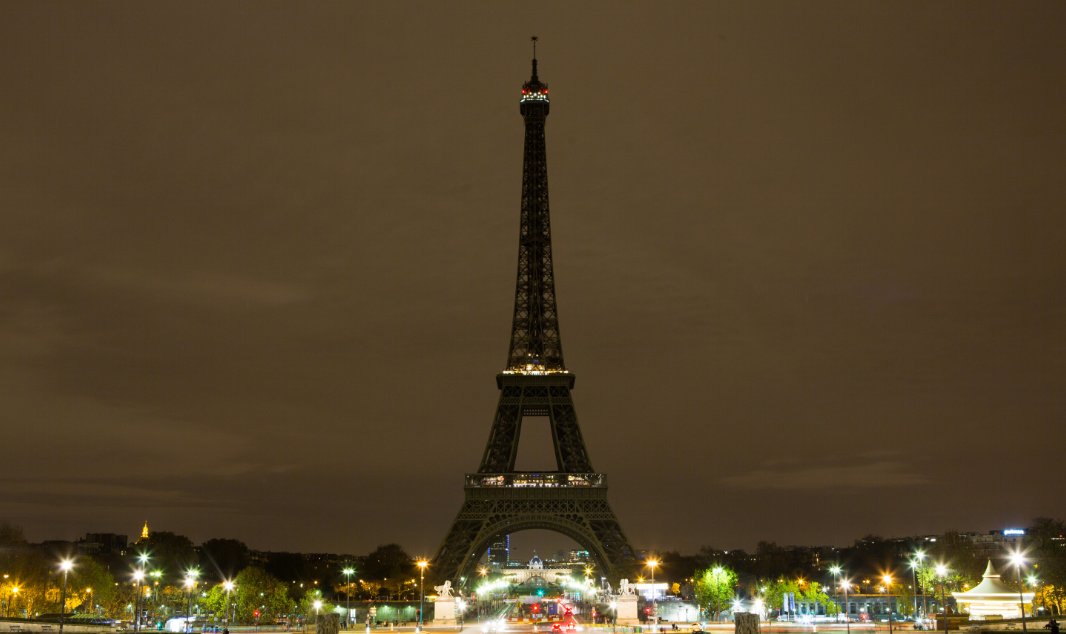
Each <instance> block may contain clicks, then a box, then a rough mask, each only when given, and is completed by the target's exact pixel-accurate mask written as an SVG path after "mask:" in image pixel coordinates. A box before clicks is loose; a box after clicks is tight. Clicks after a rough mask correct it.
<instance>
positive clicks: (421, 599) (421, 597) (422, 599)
mask: <svg viewBox="0 0 1066 634" xmlns="http://www.w3.org/2000/svg"><path fill="white" fill-rule="evenodd" d="M417 564H418V629H417V630H416V631H418V632H421V631H422V613H423V612H424V611H425V607H426V592H425V587H424V584H425V580H426V566H428V565H429V562H428V561H426V560H425V559H419V560H418V562H417Z"/></svg>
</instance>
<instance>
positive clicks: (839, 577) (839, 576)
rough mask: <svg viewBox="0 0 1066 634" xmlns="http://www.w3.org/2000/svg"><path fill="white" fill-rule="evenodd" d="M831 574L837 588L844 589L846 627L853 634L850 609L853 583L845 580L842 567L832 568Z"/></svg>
mask: <svg viewBox="0 0 1066 634" xmlns="http://www.w3.org/2000/svg"><path fill="white" fill-rule="evenodd" d="M829 572H831V573H833V579H834V581H835V584H836V586H837V588H844V627H845V629H847V631H848V634H851V617H850V614H851V611H850V610H849V609H848V586H850V585H851V581H849V580H848V579H844V578H843V575H844V570H843V569H842V568H841V567H840V566H831V567H830V568H829Z"/></svg>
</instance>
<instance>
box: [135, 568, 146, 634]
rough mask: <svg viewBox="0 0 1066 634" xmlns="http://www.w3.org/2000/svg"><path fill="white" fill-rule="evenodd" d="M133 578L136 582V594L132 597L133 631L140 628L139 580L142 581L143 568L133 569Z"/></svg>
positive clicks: (137, 630)
mask: <svg viewBox="0 0 1066 634" xmlns="http://www.w3.org/2000/svg"><path fill="white" fill-rule="evenodd" d="M133 580H134V581H135V582H136V583H137V596H136V597H134V599H133V610H134V612H135V614H134V616H133V631H134V632H139V631H140V630H141V582H142V581H144V570H141V569H140V568H138V569H136V570H134V571H133Z"/></svg>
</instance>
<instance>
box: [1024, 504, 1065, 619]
mask: <svg viewBox="0 0 1066 634" xmlns="http://www.w3.org/2000/svg"><path fill="white" fill-rule="evenodd" d="M1064 542H1066V522H1063V521H1062V520H1053V519H1050V518H1047V517H1038V518H1036V519H1035V520H1033V526H1032V527H1030V528H1029V530H1028V531H1027V532H1026V537H1025V546H1026V551H1027V553H1028V558H1029V559H1030V560H1031V561H1032V562H1033V563H1034V564H1035V566H1036V570H1035V572H1036V573H1037V576H1038V577H1039V578H1040V586H1039V588H1037V589H1036V593H1037V596H1036V600H1037V601H1038V602H1040V603H1042V604H1043V605H1044V607H1045V608H1047V609H1048V610H1049V611H1050V612H1051V613H1052V614H1062V613H1063V610H1064V608H1066V548H1064V547H1063V546H1062V544H1063V543H1064Z"/></svg>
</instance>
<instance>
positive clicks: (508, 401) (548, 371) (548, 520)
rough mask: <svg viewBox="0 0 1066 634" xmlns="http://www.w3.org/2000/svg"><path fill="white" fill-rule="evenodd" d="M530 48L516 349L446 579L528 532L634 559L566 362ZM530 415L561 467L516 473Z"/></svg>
mask: <svg viewBox="0 0 1066 634" xmlns="http://www.w3.org/2000/svg"><path fill="white" fill-rule="evenodd" d="M533 46H534V49H533V73H532V76H531V77H530V79H529V81H527V82H526V83H524V84H523V85H522V96H521V98H520V100H519V111H520V112H521V113H522V117H523V119H525V129H526V134H525V158H524V162H523V166H522V212H521V223H520V229H519V237H518V282H517V285H516V288H515V303H514V320H513V322H512V326H511V346H510V350H509V352H508V355H507V366H506V368H505V369H504V370H503V371H502V372H501V373H500V374H497V375H496V386H497V388H499V390H500V400H499V404H498V405H497V406H496V417H495V419H494V421H493V423H492V431H491V432H490V433H489V440H488V443H487V444H486V445H485V454H484V456H483V457H482V459H481V466H480V468H478V470H477V473H472V474H467V476H466V485H465V493H466V499H465V501H464V503H463V506H462V508H461V509H460V510H459V514H458V515H457V516H456V518H455V521H454V522H453V523H452V527H451V530H450V531H449V532H448V535H447V537H445V538H444V542H443V543H442V544H441V546H440V550H438V551H437V555H436V557H435V558H434V561H433V564H434V565H433V571H434V574H435V576H436V578H438V579H441V580H443V579H449V580H454V581H456V582H458V581H459V580H460V579H462V578H466V579H471V578H473V576H472V573H473V572H474V567H475V566H476V565H477V562H478V560H479V559H480V557H481V555H482V553H484V552H485V549H486V548H487V547H488V545H489V544H490V543H491V542H492V541H493V540H494V538H496V537H497V536H499V535H503V534H506V533H512V532H516V531H521V530H527V529H546V530H550V531H554V532H557V533H561V534H563V535H566V536H568V537H570V538H571V539H573V540H574V541H576V542H577V543H579V544H581V546H582V547H584V548H585V549H587V550H588V551H589V554H590V555H591V556H592V558H593V559H594V560H595V561H596V564H597V565H598V566H599V571H600V572H599V574H600V575H602V576H611V577H612V578H616V577H617V576H619V575H620V573H621V572H622V571H623V570H624V569H625V568H627V567H628V566H629V565H630V564H632V563H633V562H634V561H635V554H634V552H633V549H632V547H630V545H629V542H628V541H627V540H626V536H625V534H624V533H623V532H622V527H621V526H620V525H619V524H618V520H617V519H616V518H615V515H614V512H613V511H612V510H611V507H610V505H609V504H608V503H607V477H606V476H605V475H604V474H602V473H596V472H595V470H594V469H593V468H592V462H591V461H590V460H589V455H588V451H587V450H586V449H585V441H584V440H583V439H582V438H581V429H580V427H578V423H577V414H576V413H575V411H574V402H573V400H572V399H571V396H570V390H572V389H573V387H574V375H573V374H572V373H571V372H569V371H568V370H567V369H566V366H565V365H564V363H563V347H562V342H561V340H560V337H559V315H558V312H557V311H556V306H555V277H554V274H553V271H552V246H551V228H550V225H549V217H548V167H547V159H546V152H545V143H544V123H545V120H546V119H547V116H548V108H549V102H548V86H547V84H545V83H543V82H541V81H540V79H539V78H538V77H537V57H536V38H534V43H533ZM526 416H540V417H547V418H548V422H549V424H550V426H551V435H552V442H553V444H554V446H555V462H556V470H555V471H544V472H528V471H516V470H515V458H516V457H517V456H518V441H519V437H520V436H521V432H522V420H523V418H524V417H526Z"/></svg>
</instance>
